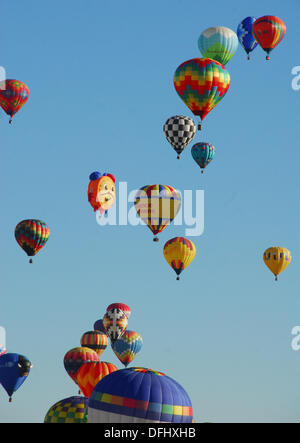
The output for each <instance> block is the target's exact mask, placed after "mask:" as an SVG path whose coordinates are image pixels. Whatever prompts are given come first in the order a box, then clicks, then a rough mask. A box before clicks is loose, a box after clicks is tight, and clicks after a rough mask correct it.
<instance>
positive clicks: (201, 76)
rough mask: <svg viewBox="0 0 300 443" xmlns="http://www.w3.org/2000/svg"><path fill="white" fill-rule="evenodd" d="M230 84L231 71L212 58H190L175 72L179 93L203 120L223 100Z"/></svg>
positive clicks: (175, 82)
mask: <svg viewBox="0 0 300 443" xmlns="http://www.w3.org/2000/svg"><path fill="white" fill-rule="evenodd" d="M229 85H230V75H229V72H228V71H227V70H226V68H225V67H224V66H223V65H222V64H221V63H219V62H217V61H215V60H212V59H210V58H193V59H191V60H188V61H186V62H184V63H182V64H181V65H180V66H178V68H177V69H176V71H175V74H174V86H175V89H176V91H177V94H178V95H179V97H180V98H181V100H183V102H184V103H185V104H186V105H187V107H188V108H189V109H190V110H191V111H192V113H193V114H194V115H199V117H200V119H201V120H204V118H205V117H206V116H207V114H208V113H209V112H210V111H211V110H212V109H213V108H214V107H215V106H216V105H217V104H218V103H219V102H220V100H222V98H223V97H224V95H225V94H226V92H227V90H228V88H229ZM199 129H201V125H199Z"/></svg>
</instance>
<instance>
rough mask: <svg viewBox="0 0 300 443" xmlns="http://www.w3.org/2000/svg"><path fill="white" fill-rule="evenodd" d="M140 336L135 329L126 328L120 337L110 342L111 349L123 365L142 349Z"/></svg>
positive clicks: (126, 364) (129, 361) (127, 363)
mask: <svg viewBox="0 0 300 443" xmlns="http://www.w3.org/2000/svg"><path fill="white" fill-rule="evenodd" d="M142 346H143V339H142V336H141V335H140V334H139V333H138V332H135V331H129V330H126V331H125V332H124V334H123V335H122V337H120V338H119V339H118V340H116V341H115V342H114V343H112V350H113V351H114V353H115V354H116V356H117V357H118V359H119V360H120V362H121V363H123V365H124V366H125V367H127V366H128V365H129V363H131V362H132V360H133V359H134V358H135V357H136V355H137V354H138V352H140V350H141V349H142Z"/></svg>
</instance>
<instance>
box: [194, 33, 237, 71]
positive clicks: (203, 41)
mask: <svg viewBox="0 0 300 443" xmlns="http://www.w3.org/2000/svg"><path fill="white" fill-rule="evenodd" d="M238 46H239V42H238V38H237V35H236V33H235V32H234V31H232V30H231V29H229V28H225V26H213V27H211V28H208V29H206V30H205V31H203V32H202V34H201V35H200V37H199V39H198V48H199V50H200V52H201V54H202V57H204V58H211V59H212V60H216V61H217V62H220V63H222V65H226V63H228V62H229V60H230V59H231V58H232V57H233V56H234V54H235V53H236V51H237V48H238Z"/></svg>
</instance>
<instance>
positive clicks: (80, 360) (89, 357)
mask: <svg viewBox="0 0 300 443" xmlns="http://www.w3.org/2000/svg"><path fill="white" fill-rule="evenodd" d="M92 362H99V355H98V354H97V352H96V351H93V349H90V348H87V347H85V346H80V347H77V348H73V349H70V351H68V352H67V353H66V354H65V356H64V367H65V370H66V371H67V373H68V375H69V376H70V377H71V379H72V380H73V381H74V382H75V383H76V384H77V373H78V371H79V369H80V367H81V366H82V365H83V364H84V363H92Z"/></svg>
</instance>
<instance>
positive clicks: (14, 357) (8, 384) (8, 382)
mask: <svg viewBox="0 0 300 443" xmlns="http://www.w3.org/2000/svg"><path fill="white" fill-rule="evenodd" d="M31 367H32V364H31V363H30V361H29V360H28V358H26V357H24V355H20V354H13V353H6V354H3V355H1V356H0V384H1V385H2V386H3V388H4V389H5V390H6V392H7V394H8V395H9V397H10V401H11V398H12V395H13V393H14V392H16V390H17V389H19V387H20V386H21V385H22V384H23V383H24V381H25V380H26V378H27V376H28V374H29V371H30V369H31Z"/></svg>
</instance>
